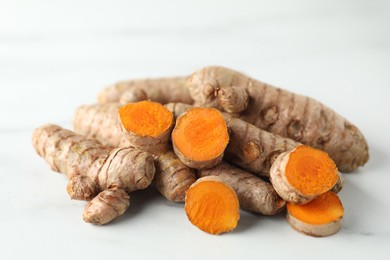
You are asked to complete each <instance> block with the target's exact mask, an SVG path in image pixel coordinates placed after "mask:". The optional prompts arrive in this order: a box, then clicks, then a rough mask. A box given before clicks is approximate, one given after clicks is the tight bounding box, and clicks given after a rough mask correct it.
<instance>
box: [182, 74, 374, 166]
mask: <svg viewBox="0 0 390 260" xmlns="http://www.w3.org/2000/svg"><path fill="white" fill-rule="evenodd" d="M188 84H189V90H190V94H191V96H192V98H193V99H194V100H195V104H196V105H198V106H208V107H215V108H218V109H220V110H221V111H226V112H230V113H239V114H237V117H239V118H241V119H243V120H245V121H247V122H249V123H251V124H253V125H255V126H257V127H259V128H261V129H265V130H267V131H269V132H272V133H275V134H278V135H281V136H284V137H289V138H291V139H294V140H296V141H299V142H301V143H303V144H306V145H308V146H311V147H314V148H318V149H321V150H323V151H325V152H327V153H328V154H329V155H330V157H332V159H333V160H334V161H335V162H336V164H337V166H338V168H339V169H340V171H342V172H350V171H353V170H354V169H356V168H357V167H359V166H362V165H364V164H365V163H366V162H367V161H368V158H369V155H368V145H367V142H366V140H365V139H364V137H363V135H362V133H361V132H360V131H359V130H358V129H357V128H356V127H355V126H354V125H352V124H351V123H350V122H348V121H347V120H346V119H344V118H343V117H341V116H340V115H338V114H337V113H336V112H334V111H333V110H331V109H330V108H328V107H326V106H325V105H323V104H321V103H320V102H318V101H316V100H314V99H311V98H308V97H305V96H300V95H297V94H293V93H291V92H288V91H286V90H281V89H279V88H276V87H273V86H271V85H268V84H265V83H262V82H260V81H257V80H254V79H251V78H249V77H247V76H245V75H243V74H241V73H238V72H235V71H233V70H230V69H226V68H223V67H206V68H204V69H201V70H199V71H197V72H195V73H194V74H193V75H192V76H191V77H190V78H189V80H188ZM248 100H249V101H248Z"/></svg>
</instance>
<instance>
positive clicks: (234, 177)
mask: <svg viewBox="0 0 390 260" xmlns="http://www.w3.org/2000/svg"><path fill="white" fill-rule="evenodd" d="M197 174H198V176H199V177H205V176H218V177H220V178H221V179H222V180H223V181H224V182H226V183H227V184H229V185H230V186H231V187H232V188H233V189H234V190H235V192H236V194H237V197H238V200H239V202H240V207H241V208H242V209H244V210H247V211H251V212H256V213H260V214H263V215H275V214H277V213H279V212H280V211H281V210H282V209H284V206H285V204H286V203H285V201H284V200H282V199H281V198H280V197H279V195H278V194H277V193H276V191H275V189H274V188H273V187H272V185H271V184H269V183H267V182H265V181H264V180H262V179H261V178H259V177H257V176H255V175H252V174H250V173H248V172H246V171H244V170H241V169H239V168H237V167H234V166H233V165H230V164H228V163H226V162H222V163H220V164H218V165H217V166H215V167H214V168H211V169H206V170H199V171H198V173H197Z"/></svg>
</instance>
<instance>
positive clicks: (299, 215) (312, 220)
mask: <svg viewBox="0 0 390 260" xmlns="http://www.w3.org/2000/svg"><path fill="white" fill-rule="evenodd" d="M343 215H344V208H343V205H342V204H341V201H340V199H339V198H338V196H337V195H336V194H335V193H333V192H330V191H329V192H326V193H324V194H322V195H320V196H319V197H317V198H315V199H314V200H312V201H310V202H309V203H307V204H305V205H296V204H293V203H290V202H287V222H288V223H289V224H290V226H291V227H293V228H294V229H295V230H297V231H299V232H301V233H304V234H306V235H309V236H315V237H324V236H330V235H333V234H335V233H336V232H337V231H339V230H340V228H341V222H342V218H343Z"/></svg>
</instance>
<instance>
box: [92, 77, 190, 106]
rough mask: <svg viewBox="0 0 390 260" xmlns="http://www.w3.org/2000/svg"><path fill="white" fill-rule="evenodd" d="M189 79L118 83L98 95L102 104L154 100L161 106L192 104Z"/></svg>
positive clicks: (173, 78) (160, 79)
mask: <svg viewBox="0 0 390 260" xmlns="http://www.w3.org/2000/svg"><path fill="white" fill-rule="evenodd" d="M186 83H187V77H172V78H157V79H139V80H127V81H121V82H118V83H116V84H114V85H112V86H109V87H107V88H105V89H103V90H102V91H101V92H100V93H99V94H98V102H99V103H100V104H103V103H110V102H120V103H121V104H127V103H133V102H138V101H143V100H152V101H155V102H159V103H161V104H166V103H169V102H183V103H188V104H192V103H193V99H192V98H191V96H190V94H189V91H188V88H187V85H186Z"/></svg>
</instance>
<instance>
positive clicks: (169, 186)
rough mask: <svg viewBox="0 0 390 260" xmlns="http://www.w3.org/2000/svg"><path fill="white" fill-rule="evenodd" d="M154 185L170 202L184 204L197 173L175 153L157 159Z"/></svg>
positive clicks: (170, 152) (168, 153)
mask: <svg viewBox="0 0 390 260" xmlns="http://www.w3.org/2000/svg"><path fill="white" fill-rule="evenodd" d="M156 169H157V171H156V174H155V177H154V183H155V185H156V187H157V189H158V191H159V192H160V193H161V194H162V195H163V196H164V197H165V198H167V199H168V200H170V201H175V202H184V200H185V195H186V192H187V190H188V188H189V187H190V186H191V185H192V184H193V183H194V182H195V181H196V176H195V173H194V172H193V171H192V170H191V169H190V168H189V167H187V166H185V165H184V164H183V163H182V162H181V161H180V160H179V158H177V156H176V154H175V153H174V152H173V151H168V152H166V153H163V154H161V155H160V156H158V157H157V160H156Z"/></svg>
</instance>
